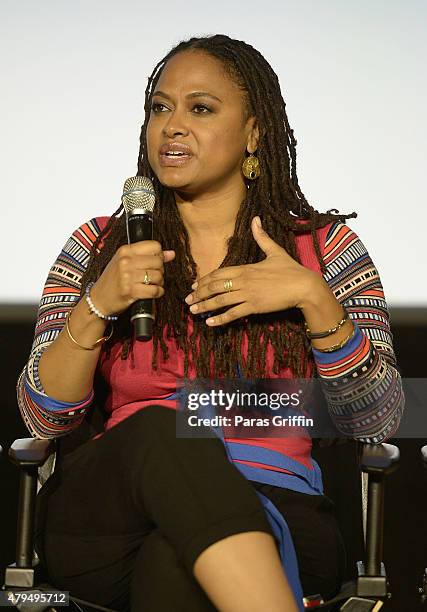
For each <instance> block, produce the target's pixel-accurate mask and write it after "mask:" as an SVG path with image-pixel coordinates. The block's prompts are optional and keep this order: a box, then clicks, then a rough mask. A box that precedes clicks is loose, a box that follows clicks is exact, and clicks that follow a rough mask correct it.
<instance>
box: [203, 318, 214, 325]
mask: <svg viewBox="0 0 427 612" xmlns="http://www.w3.org/2000/svg"><path fill="white" fill-rule="evenodd" d="M205 323H206V324H207V325H213V324H214V323H215V319H214V318H213V317H209V319H206V321H205Z"/></svg>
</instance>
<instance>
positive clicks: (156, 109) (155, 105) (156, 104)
mask: <svg viewBox="0 0 427 612" xmlns="http://www.w3.org/2000/svg"><path fill="white" fill-rule="evenodd" d="M160 107H163V108H167V107H166V106H165V105H164V104H162V103H161V102H153V104H152V105H151V110H152V111H153V113H157V112H160V113H162V112H163V111H161V110H160Z"/></svg>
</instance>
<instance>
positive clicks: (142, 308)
mask: <svg viewBox="0 0 427 612" xmlns="http://www.w3.org/2000/svg"><path fill="white" fill-rule="evenodd" d="M126 226H127V234H128V242H129V244H134V243H135V242H141V241H142V240H152V239H153V216H152V214H151V213H150V212H148V211H146V212H144V213H133V214H130V215H128V217H127V224H126ZM153 310H154V308H153V299H152V298H147V299H144V300H137V301H136V302H134V303H133V304H132V306H131V308H130V320H131V323H132V325H133V330H134V334H135V338H136V339H137V340H143V341H147V340H151V338H152V335H153V321H154V314H153Z"/></svg>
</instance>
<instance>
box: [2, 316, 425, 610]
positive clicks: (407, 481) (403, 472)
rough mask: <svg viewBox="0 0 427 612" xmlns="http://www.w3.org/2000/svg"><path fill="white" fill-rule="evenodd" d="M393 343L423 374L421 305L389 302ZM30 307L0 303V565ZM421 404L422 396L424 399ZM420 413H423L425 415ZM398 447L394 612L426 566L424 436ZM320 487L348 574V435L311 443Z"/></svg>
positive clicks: (393, 493) (391, 527) (353, 522)
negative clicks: (335, 441)
mask: <svg viewBox="0 0 427 612" xmlns="http://www.w3.org/2000/svg"><path fill="white" fill-rule="evenodd" d="M390 314H391V325H392V331H393V337H394V348H395V352H396V356H397V360H398V365H399V368H400V371H401V374H402V376H403V377H407V378H426V377H427V359H426V347H427V309H426V308H424V309H423V308H396V309H391V312H390ZM35 320H36V307H35V306H29V305H7V306H6V305H4V306H0V348H1V353H0V354H1V360H2V363H1V366H2V367H1V372H2V388H3V394H2V396H3V401H2V404H3V405H2V406H1V412H0V414H1V417H0V432H1V434H0V444H1V445H2V446H3V455H4V456H3V460H2V461H0V482H1V492H2V495H1V499H2V503H1V514H2V516H1V523H0V524H1V533H0V541H1V547H0V571H1V580H2V581H3V577H4V567H5V565H6V564H8V563H11V562H13V561H14V560H15V558H14V551H15V536H16V505H17V495H18V472H17V470H16V468H15V467H14V466H12V465H11V464H10V463H9V462H8V461H7V457H6V456H7V449H8V448H9V446H10V444H11V443H12V442H13V440H14V439H16V438H24V437H28V436H29V434H28V432H27V430H26V429H25V427H24V425H23V423H22V421H21V418H20V415H19V411H18V408H17V404H16V396H15V384H16V379H17V377H18V374H19V373H20V371H21V370H22V368H23V367H24V365H25V362H26V360H27V359H28V355H29V351H30V348H31V343H32V338H33V333H34V324H35ZM426 409H427V398H426ZM426 418H427V417H426ZM389 442H391V443H394V444H397V445H398V446H399V448H400V451H401V460H400V466H399V469H398V471H397V472H395V473H394V474H392V475H391V476H390V477H389V479H388V481H387V485H386V504H385V553H384V561H385V564H386V569H387V573H388V576H389V578H390V582H391V590H392V593H393V598H392V601H391V603H390V605H388V606H387V607H386V609H387V610H393V612H406V611H409V610H411V611H413V612H416V611H417V610H420V611H421V610H424V609H427V606H426V607H423V606H421V604H420V603H419V599H418V595H417V589H418V586H419V585H420V583H421V576H422V572H423V568H424V567H425V566H427V470H425V469H424V468H423V466H422V463H421V459H420V448H421V446H423V445H424V444H427V439H410V440H409V439H406V440H398V439H393V440H390V441H389ZM316 458H317V459H318V461H319V462H320V464H321V467H322V470H323V475H324V481H325V489H326V493H327V495H329V496H330V497H331V498H332V499H333V500H334V501H335V503H336V507H337V514H338V520H339V523H340V527H341V531H342V533H343V537H344V541H345V543H346V547H347V551H348V557H349V576H350V575H351V573H352V571H353V567H354V562H355V561H356V560H357V559H359V558H361V537H362V535H361V534H362V532H361V512H360V497H359V478H358V474H357V471H356V455H355V445H354V444H353V443H351V442H349V443H346V444H340V445H337V446H332V447H322V448H320V449H317V450H316Z"/></svg>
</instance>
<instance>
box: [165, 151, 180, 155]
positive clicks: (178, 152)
mask: <svg viewBox="0 0 427 612" xmlns="http://www.w3.org/2000/svg"><path fill="white" fill-rule="evenodd" d="M166 155H184V153H182V152H180V151H168V152H167V153H166Z"/></svg>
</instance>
